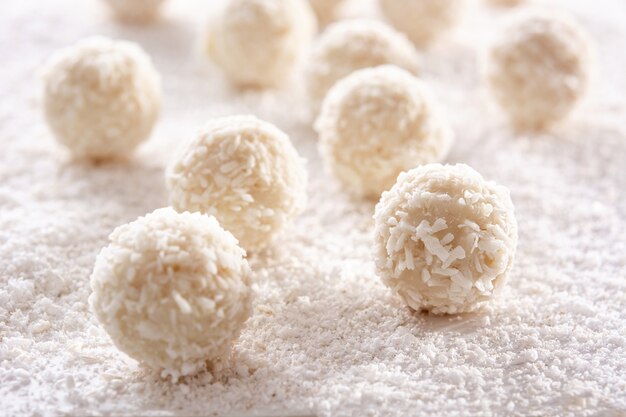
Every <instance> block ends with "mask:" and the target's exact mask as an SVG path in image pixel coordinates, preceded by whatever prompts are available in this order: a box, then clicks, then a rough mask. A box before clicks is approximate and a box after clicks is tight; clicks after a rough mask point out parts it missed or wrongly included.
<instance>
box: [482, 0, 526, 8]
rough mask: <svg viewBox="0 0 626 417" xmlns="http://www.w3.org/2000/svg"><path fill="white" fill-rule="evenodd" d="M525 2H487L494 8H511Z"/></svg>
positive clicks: (501, 0) (509, 0) (513, 0)
mask: <svg viewBox="0 0 626 417" xmlns="http://www.w3.org/2000/svg"><path fill="white" fill-rule="evenodd" d="M525 1H526V0H487V2H488V3H491V4H492V5H494V6H502V7H513V6H517V5H520V4H522V3H524V2H525Z"/></svg>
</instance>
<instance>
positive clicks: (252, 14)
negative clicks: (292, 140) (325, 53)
mask: <svg viewBox="0 0 626 417" xmlns="http://www.w3.org/2000/svg"><path fill="white" fill-rule="evenodd" d="M316 31H317V23H316V19H315V15H314V13H313V11H312V10H311V7H310V6H309V4H308V2H307V1H306V0H229V1H228V3H227V5H226V7H225V8H224V10H223V11H222V12H221V13H220V15H219V16H218V18H217V19H215V20H214V22H213V23H212V25H211V27H210V28H209V34H208V43H207V51H208V54H209V56H210V57H211V58H212V59H213V61H214V62H215V63H216V64H217V65H218V66H219V67H220V68H221V69H222V70H223V72H224V74H225V75H226V76H227V77H228V78H229V79H230V80H231V81H232V82H234V83H236V84H240V85H244V86H254V87H272V86H277V85H279V84H281V83H283V82H284V81H285V80H286V79H288V78H289V77H290V75H291V73H292V72H293V70H294V68H295V67H296V65H297V64H298V63H299V62H300V60H301V58H302V57H303V56H304V54H305V53H306V51H307V49H308V46H309V44H310V43H311V41H312V39H313V37H314V36H315V33H316Z"/></svg>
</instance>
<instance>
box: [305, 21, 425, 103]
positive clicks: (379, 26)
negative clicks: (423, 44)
mask: <svg viewBox="0 0 626 417" xmlns="http://www.w3.org/2000/svg"><path fill="white" fill-rule="evenodd" d="M385 64H390V65H396V66H398V67H401V68H404V69H406V70H407V71H410V72H413V73H415V72H417V70H418V66H419V56H418V53H417V51H416V50H415V48H414V47H413V45H412V44H411V42H409V40H408V39H407V38H406V37H405V36H404V35H402V34H400V33H398V32H396V31H395V30H393V29H392V28H390V27H389V26H387V25H386V24H384V23H381V22H377V21H373V20H361V19H353V20H344V21H341V22H337V23H333V24H332V25H330V26H328V28H327V29H326V30H325V31H324V32H323V33H322V35H321V36H320V37H319V38H318V40H317V41H316V43H315V44H314V46H313V48H312V51H311V54H310V56H309V60H308V64H307V67H306V70H305V78H306V83H307V90H308V95H309V98H310V100H311V105H312V108H313V109H314V110H315V111H317V110H318V109H319V106H320V104H321V102H322V100H323V99H324V96H325V95H326V92H327V91H328V90H329V89H330V87H332V86H333V84H335V82H337V81H339V80H340V79H341V78H343V77H345V76H346V75H348V74H350V73H352V72H354V71H356V70H358V69H362V68H368V67H376V66H379V65H385Z"/></svg>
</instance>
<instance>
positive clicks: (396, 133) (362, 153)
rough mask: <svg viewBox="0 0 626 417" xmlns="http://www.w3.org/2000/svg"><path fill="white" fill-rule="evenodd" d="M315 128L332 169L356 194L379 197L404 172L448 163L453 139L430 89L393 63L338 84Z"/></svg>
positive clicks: (324, 155) (361, 73)
mask: <svg viewBox="0 0 626 417" xmlns="http://www.w3.org/2000/svg"><path fill="white" fill-rule="evenodd" d="M315 129H316V130H317V132H318V134H319V138H320V149H321V154H322V156H323V158H324V160H325V162H326V165H327V166H328V168H329V169H330V171H332V172H333V173H334V174H335V175H336V176H337V178H339V179H340V180H341V181H342V182H343V183H344V184H345V185H346V186H347V187H348V188H349V189H350V190H352V191H353V192H354V193H355V194H357V195H360V196H364V197H374V198H376V199H378V198H379V197H380V193H382V192H383V191H384V190H387V189H389V188H390V187H391V186H392V185H393V184H394V182H395V181H396V178H397V177H398V174H399V173H400V172H402V171H405V170H407V169H410V168H413V167H415V166H417V165H420V164H426V163H431V162H438V161H440V160H442V159H443V158H444V157H445V156H446V155H447V153H448V150H449V149H450V145H451V143H452V136H453V135H452V130H451V129H450V127H449V126H448V124H447V123H446V121H445V120H444V119H443V118H442V116H441V115H440V113H439V111H438V110H437V103H436V102H435V100H434V99H433V98H432V96H431V93H430V90H429V89H428V87H427V86H426V85H425V84H424V83H422V82H421V81H420V80H418V79H417V78H415V77H414V76H413V75H411V74H410V73H409V72H407V71H405V70H403V69H400V68H398V67H394V66H391V65H386V66H380V67H376V68H366V69H362V70H358V71H355V72H353V73H352V74H350V75H348V76H347V77H346V78H344V79H342V80H340V81H339V82H337V84H335V85H334V86H333V87H332V88H331V89H330V91H329V92H328V94H327V95H326V99H325V100H324V103H323V105H322V110H321V112H320V115H319V118H318V119H317V122H316V124H315Z"/></svg>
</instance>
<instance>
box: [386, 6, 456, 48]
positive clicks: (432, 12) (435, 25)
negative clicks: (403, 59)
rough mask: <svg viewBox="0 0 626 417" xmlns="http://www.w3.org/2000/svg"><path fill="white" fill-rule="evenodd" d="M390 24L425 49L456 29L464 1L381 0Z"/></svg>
mask: <svg viewBox="0 0 626 417" xmlns="http://www.w3.org/2000/svg"><path fill="white" fill-rule="evenodd" d="M379 4H380V8H381V10H382V11H383V14H384V15H385V17H386V18H387V19H388V20H389V22H390V23H391V24H392V25H393V26H394V27H395V28H396V29H398V30H399V31H401V32H404V33H406V34H407V36H408V37H409V39H411V40H412V41H413V43H415V44H416V45H418V46H425V45H426V44H428V43H429V42H431V41H433V40H434V39H435V38H436V37H437V36H439V35H440V34H441V33H443V32H445V31H446V30H448V29H450V28H451V27H452V26H454V25H455V24H456V23H457V21H458V20H459V18H460V16H461V14H462V12H463V9H464V8H465V0H379Z"/></svg>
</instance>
